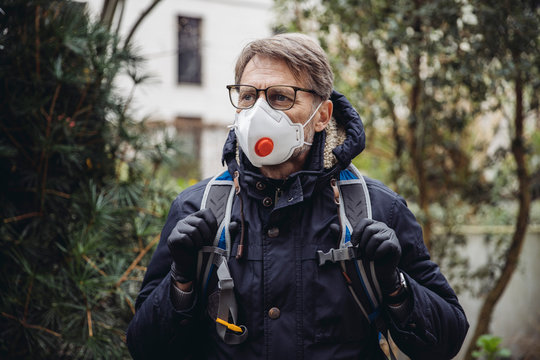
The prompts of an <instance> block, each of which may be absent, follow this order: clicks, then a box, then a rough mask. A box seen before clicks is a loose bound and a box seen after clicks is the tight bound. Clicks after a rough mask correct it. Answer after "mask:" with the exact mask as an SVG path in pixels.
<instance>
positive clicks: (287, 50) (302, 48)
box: [235, 33, 334, 100]
mask: <svg viewBox="0 0 540 360" xmlns="http://www.w3.org/2000/svg"><path fill="white" fill-rule="evenodd" d="M255 55H260V56H266V57H270V58H273V59H278V60H283V61H285V63H286V64H287V66H288V67H289V69H290V70H291V73H292V74H293V76H294V77H295V79H297V80H298V81H305V82H306V86H309V87H310V88H311V89H313V90H314V91H315V92H316V93H317V94H318V95H319V96H321V97H322V98H323V99H325V100H326V99H329V98H330V94H331V93H332V88H333V83H334V74H333V73H332V69H331V68H330V64H329V62H328V57H327V56H326V53H325V52H324V50H323V49H322V48H321V47H320V45H319V44H317V42H315V41H314V40H313V39H311V38H310V37H309V36H307V35H304V34H299V33H288V34H279V35H274V36H271V37H268V38H264V39H259V40H255V41H252V42H250V43H249V44H247V45H246V46H245V47H244V49H243V50H242V52H241V53H240V56H239V57H238V60H237V61H236V68H235V81H236V83H237V84H239V83H240V79H241V78H242V74H243V73H244V69H245V68H246V65H247V63H248V62H249V61H250V60H251V59H252V58H253V57H254V56H255Z"/></svg>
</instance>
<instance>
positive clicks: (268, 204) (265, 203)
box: [263, 196, 272, 207]
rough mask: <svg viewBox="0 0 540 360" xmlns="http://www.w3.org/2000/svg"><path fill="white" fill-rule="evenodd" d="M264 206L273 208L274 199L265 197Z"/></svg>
mask: <svg viewBox="0 0 540 360" xmlns="http://www.w3.org/2000/svg"><path fill="white" fill-rule="evenodd" d="M263 205H264V206H266V207H269V206H272V199H271V198H270V197H268V196H267V197H265V198H264V199H263Z"/></svg>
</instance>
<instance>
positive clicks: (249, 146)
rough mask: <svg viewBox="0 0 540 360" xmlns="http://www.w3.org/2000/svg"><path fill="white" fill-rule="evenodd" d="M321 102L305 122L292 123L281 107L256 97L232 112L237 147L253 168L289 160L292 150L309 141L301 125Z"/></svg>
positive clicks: (304, 125)
mask: <svg viewBox="0 0 540 360" xmlns="http://www.w3.org/2000/svg"><path fill="white" fill-rule="evenodd" d="M321 105H322V102H321V103H320V104H319V106H317V109H315V111H314V112H313V114H311V116H310V117H309V119H308V120H307V121H306V122H305V124H303V125H302V124H297V123H293V122H292V120H291V119H290V118H289V117H288V116H287V114H285V112H283V111H281V110H275V109H273V108H272V107H270V105H268V103H267V102H266V101H265V100H264V99H263V98H260V99H259V100H257V102H256V103H255V104H254V105H253V107H252V108H250V109H245V110H242V111H240V112H239V113H236V118H235V121H234V124H233V125H231V126H230V127H232V128H234V132H235V134H236V139H237V141H238V144H239V145H240V148H241V149H242V151H243V152H244V154H246V156H247V157H248V159H249V161H250V162H251V163H252V164H253V165H254V166H256V167H261V166H263V165H278V164H281V163H284V162H285V161H287V160H289V158H290V157H291V156H292V154H293V152H294V150H296V149H297V148H299V147H301V146H303V145H304V144H306V145H311V143H308V142H305V141H304V127H306V125H307V124H309V122H310V121H311V119H313V117H314V116H315V114H316V113H317V110H319V108H320V107H321Z"/></svg>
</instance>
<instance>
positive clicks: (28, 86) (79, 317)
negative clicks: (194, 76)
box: [0, 0, 179, 359]
mask: <svg viewBox="0 0 540 360" xmlns="http://www.w3.org/2000/svg"><path fill="white" fill-rule="evenodd" d="M1 8H2V12H1V13H0V82H1V88H2V90H1V94H2V95H1V96H0V174H1V176H0V203H1V204H2V205H1V207H0V218H1V221H0V294H1V295H0V358H3V359H5V358H9V359H52V358H54V359H64V358H65V359H73V358H76V359H97V358H109V359H110V358H113V359H117V358H127V357H129V355H128V353H127V349H126V347H125V346H124V331H125V329H126V327H127V324H128V322H129V321H130V320H131V317H132V315H133V313H134V303H135V301H134V300H135V297H136V295H137V292H138V290H139V284H140V281H141V280H142V276H143V274H144V271H145V268H144V263H143V262H141V259H143V257H144V255H145V254H147V253H150V254H151V253H152V251H153V248H154V245H155V244H156V243H157V241H158V239H159V233H160V231H161V227H162V225H163V223H164V220H165V217H166V215H167V212H168V209H169V206H170V203H171V201H172V200H173V199H174V197H175V196H176V194H177V192H178V190H179V186H178V185H177V184H176V183H174V182H175V180H174V179H173V178H171V177H167V176H166V175H167V174H168V170H167V164H168V163H172V159H173V158H175V157H177V156H178V151H177V150H176V149H175V143H174V142H173V141H172V140H171V139H170V138H169V137H168V136H167V134H166V133H162V134H159V133H155V132H153V133H151V132H149V131H148V129H147V127H146V125H145V122H144V121H140V119H133V118H132V117H131V115H130V112H129V107H128V105H129V101H130V99H129V98H123V97H121V96H120V95H119V94H118V92H117V91H116V89H115V87H114V79H115V78H116V77H117V76H118V75H119V74H126V75H128V76H130V77H131V78H132V80H133V84H134V86H136V85H137V84H139V83H141V82H142V81H144V78H145V76H144V75H143V74H141V71H140V64H141V62H142V60H143V59H141V58H140V57H138V56H137V55H135V54H134V53H133V52H132V51H131V49H130V48H129V45H128V46H127V47H126V46H123V45H122V44H121V43H120V39H119V38H118V37H117V36H115V34H113V33H111V32H110V31H109V30H108V29H107V28H106V27H104V26H102V25H101V24H99V23H93V22H90V21H89V17H88V16H87V14H86V13H85V11H84V4H81V3H76V2H71V1H45V0H42V1H38V0H36V1H27V0H21V1H17V0H11V1H4V2H3V3H2V5H1ZM136 120H137V121H136ZM169 168H170V167H169ZM148 258H149V257H148V256H147V257H145V258H144V259H145V260H146V261H147V259H148Z"/></svg>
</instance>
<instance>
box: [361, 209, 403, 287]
mask: <svg viewBox="0 0 540 360" xmlns="http://www.w3.org/2000/svg"><path fill="white" fill-rule="evenodd" d="M351 243H352V244H353V245H354V246H356V245H358V257H359V258H362V260H367V261H374V262H375V272H376V275H377V281H378V282H379V285H380V287H381V291H382V293H383V295H389V294H392V293H393V292H395V291H396V290H398V289H399V288H400V287H401V282H400V275H399V270H398V269H397V265H398V263H399V260H400V258H401V246H400V245H399V240H398V238H397V236H396V233H395V232H394V230H392V229H390V228H389V227H388V226H387V225H386V224H385V223H382V222H379V221H375V220H373V219H367V218H366V219H362V220H360V222H359V223H358V224H357V225H356V226H355V227H354V229H353V234H352V237H351Z"/></svg>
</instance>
